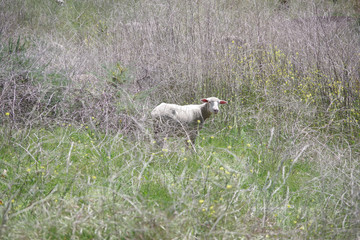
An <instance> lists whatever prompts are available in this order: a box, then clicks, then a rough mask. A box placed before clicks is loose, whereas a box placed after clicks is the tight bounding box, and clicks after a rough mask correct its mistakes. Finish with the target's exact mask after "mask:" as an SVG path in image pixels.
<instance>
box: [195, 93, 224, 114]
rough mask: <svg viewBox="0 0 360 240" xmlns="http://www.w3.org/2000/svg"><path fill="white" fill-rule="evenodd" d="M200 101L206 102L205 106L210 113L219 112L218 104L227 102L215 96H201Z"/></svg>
mask: <svg viewBox="0 0 360 240" xmlns="http://www.w3.org/2000/svg"><path fill="white" fill-rule="evenodd" d="M200 101H202V102H203V103H207V108H208V110H209V111H210V112H211V113H214V114H217V113H218V112H219V104H227V102H226V101H224V100H220V99H218V98H216V97H210V98H203V99H201V100H200Z"/></svg>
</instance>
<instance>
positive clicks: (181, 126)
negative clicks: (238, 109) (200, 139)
mask: <svg viewBox="0 0 360 240" xmlns="http://www.w3.org/2000/svg"><path fill="white" fill-rule="evenodd" d="M201 102H203V104H200V105H185V106H180V105H177V104H168V103H161V104H160V105H159V106H157V107H155V108H154V110H153V111H152V112H151V116H152V118H153V122H154V134H155V140H156V141H157V143H158V144H159V145H161V146H162V145H163V139H164V138H166V137H168V136H186V139H187V143H191V144H192V146H194V143H195V139H196V137H197V135H198V132H199V130H200V129H201V128H202V126H203V124H204V121H205V120H206V119H207V118H209V117H210V116H211V114H212V113H214V114H217V113H218V112H219V104H226V103H227V102H226V101H224V100H220V99H218V98H216V97H210V98H204V99H201Z"/></svg>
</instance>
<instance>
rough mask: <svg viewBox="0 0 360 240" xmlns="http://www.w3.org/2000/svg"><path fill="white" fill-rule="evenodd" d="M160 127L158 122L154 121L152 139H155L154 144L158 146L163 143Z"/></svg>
mask: <svg viewBox="0 0 360 240" xmlns="http://www.w3.org/2000/svg"><path fill="white" fill-rule="evenodd" d="M161 132H162V131H161V128H160V126H159V124H158V123H155V124H154V139H155V142H156V144H157V145H158V146H159V147H162V146H163V145H164V142H163V138H161V135H162V134H161Z"/></svg>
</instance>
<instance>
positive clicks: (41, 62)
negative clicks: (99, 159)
mask: <svg viewBox="0 0 360 240" xmlns="http://www.w3.org/2000/svg"><path fill="white" fill-rule="evenodd" d="M2 5H3V7H2V9H3V10H2V12H1V18H2V28H1V62H2V64H1V90H2V95H1V110H2V113H3V114H2V116H4V113H5V112H10V113H11V118H12V119H13V121H14V122H21V121H25V122H28V121H31V122H33V121H34V120H38V119H45V118H48V117H50V118H55V119H57V120H59V121H60V119H61V121H64V120H66V121H78V122H86V121H89V119H91V118H92V117H94V118H97V119H98V120H100V121H101V122H102V123H104V124H103V127H104V126H106V128H109V127H110V128H114V127H115V128H117V127H121V126H122V127H125V125H126V124H125V125H124V124H119V122H120V121H121V120H122V119H121V118H119V117H115V116H116V115H117V114H118V115H121V114H123V115H122V116H123V120H124V119H125V118H126V119H127V121H124V122H131V121H132V120H131V117H130V116H133V117H134V116H135V115H136V114H138V116H137V118H138V119H142V120H144V119H143V118H142V117H141V115H143V112H146V111H148V109H149V108H150V107H152V106H154V105H155V104H157V103H159V102H161V101H168V102H175V103H179V104H184V103H193V102H197V101H198V99H199V98H201V97H204V96H212V95H216V96H219V97H221V98H226V99H228V100H230V101H231V102H232V103H233V104H231V107H230V108H231V109H229V111H228V112H229V116H228V119H229V120H231V121H234V118H233V117H232V116H235V115H236V112H238V111H240V109H241V108H243V107H242V106H243V105H244V104H245V106H246V103H249V104H250V105H252V104H254V103H260V102H261V103H264V104H270V105H271V106H274V107H275V106H276V107H279V109H278V110H280V112H281V105H283V104H286V103H287V102H288V101H289V100H288V99H289V98H291V99H295V101H298V100H299V101H304V102H306V103H308V104H309V105H313V106H315V107H316V108H317V115H318V116H319V117H322V116H324V115H326V117H327V120H326V121H328V122H326V123H322V125H321V126H324V124H325V125H327V126H328V125H331V123H332V122H333V121H334V120H339V119H342V120H343V121H344V122H346V124H347V129H348V130H350V131H352V130H353V129H354V128H357V126H358V124H357V121H358V117H359V112H358V110H357V108H358V102H359V99H358V95H359V83H358V82H359V81H358V79H359V71H358V69H359V54H358V53H359V43H358V36H359V32H358V31H359V22H358V13H359V6H357V3H356V1H354V2H352V1H344V2H343V1H336V2H335V1H325V0H324V1H309V2H306V3H304V2H302V1H279V2H277V1H241V2H238V1H220V2H219V1H206V2H200V1H186V2H181V3H180V2H178V1H167V2H156V1H150V2H149V1H145V2H143V1H139V2H131V1H129V2H121V3H114V2H112V1H88V2H86V3H84V2H79V1H67V2H66V3H65V4H63V5H59V4H58V3H56V2H55V1H54V2H53V1H48V2H47V3H43V2H40V1H35V2H31V3H30V1H25V2H13V1H11V2H7V1H4V2H3V3H2ZM144 102H146V104H145V105H144V104H143V103H144ZM133 104H135V105H137V104H141V105H142V106H143V109H136V110H135V109H134V107H132V111H130V110H129V105H133ZM139 110H140V112H137V111H139ZM144 110H145V111H144ZM113 113H117V114H113ZM321 121H323V119H322V120H321Z"/></svg>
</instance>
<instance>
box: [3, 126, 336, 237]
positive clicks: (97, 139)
mask: <svg viewBox="0 0 360 240" xmlns="http://www.w3.org/2000/svg"><path fill="white" fill-rule="evenodd" d="M239 133H240V134H239ZM18 140H19V141H18V142H16V143H12V144H9V145H2V147H1V149H0V159H1V166H2V167H1V171H3V170H4V169H5V170H6V171H7V172H6V174H3V176H2V178H1V185H0V187H1V188H0V191H1V201H2V204H1V206H0V211H1V212H2V215H1V222H2V224H3V225H2V234H3V236H4V238H6V239H14V238H23V237H25V236H28V237H29V238H50V239H51V238H53V239H59V238H69V237H78V238H81V239H92V238H102V237H105V238H106V237H111V236H123V237H125V238H173V237H175V236H183V237H185V236H201V237H208V236H210V235H211V236H218V237H225V236H227V237H229V236H232V237H244V236H249V235H250V236H253V237H255V236H257V237H259V236H263V237H265V236H266V235H268V236H271V237H273V238H281V237H283V235H282V234H283V232H286V231H289V230H290V231H294V229H297V230H296V235H297V236H303V237H305V236H307V235H308V234H310V233H309V232H308V231H310V229H312V225H311V224H312V222H313V221H314V220H313V219H316V218H317V216H316V214H317V213H318V212H317V211H316V209H318V208H319V207H321V206H320V205H321V203H322V201H324V198H326V196H324V192H319V191H320V190H321V189H318V190H319V191H314V190H313V189H311V187H310V185H311V186H312V187H314V186H315V185H316V184H317V183H318V182H317V181H318V180H317V178H318V177H319V174H320V172H319V169H318V168H317V167H314V166H316V163H314V162H310V161H307V160H306V159H304V158H302V157H301V156H300V157H299V159H297V162H296V163H293V159H286V160H284V161H283V162H281V161H280V159H279V158H277V157H278V155H277V154H275V153H274V152H272V151H271V149H269V148H268V147H267V146H266V145H265V144H261V143H259V142H258V139H256V137H254V136H251V135H249V134H248V133H247V132H245V131H243V130H241V129H234V128H229V127H228V126H224V128H223V130H222V131H221V132H220V133H219V134H218V135H216V134H208V133H207V132H206V130H205V131H204V132H203V133H201V135H200V136H199V139H198V140H199V141H198V144H197V151H198V153H197V154H195V153H193V152H192V151H191V150H189V149H185V148H184V146H182V145H181V144H179V143H178V142H177V140H176V139H169V140H168V142H169V143H168V144H169V146H170V147H172V148H169V149H171V150H168V149H163V150H161V149H158V148H156V147H155V146H153V145H152V144H151V143H150V142H146V141H145V142H141V143H139V142H136V141H132V140H129V139H128V138H126V137H125V136H122V135H104V134H102V133H100V132H97V131H96V129H93V130H89V129H86V128H85V127H84V126H82V127H80V126H79V127H78V128H76V127H73V126H61V127H54V128H52V129H33V130H30V131H29V132H28V133H27V137H26V138H24V139H18ZM230 146H231V147H230ZM290 169H291V171H290ZM309 184H310V185H309ZM338 190H339V189H338ZM338 190H335V191H338ZM333 207H334V206H333ZM324 211H325V212H326V213H327V214H330V211H327V210H324ZM140 226H141V227H140ZM239 227H240V228H241V229H242V230H241V231H238V229H239ZM318 227H319V226H317V228H318ZM317 228H316V229H317ZM29 229H32V230H29ZM224 231H228V232H231V233H232V234H235V235H231V234H230V233H229V234H230V235H227V234H226V233H225V232H224ZM324 231H325V230H324ZM118 234H119V235H118Z"/></svg>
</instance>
